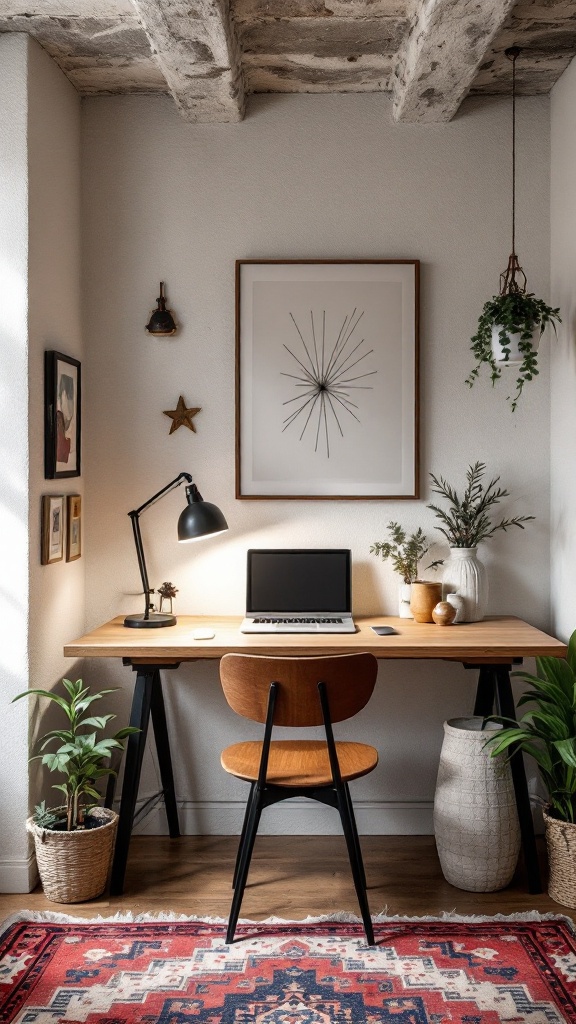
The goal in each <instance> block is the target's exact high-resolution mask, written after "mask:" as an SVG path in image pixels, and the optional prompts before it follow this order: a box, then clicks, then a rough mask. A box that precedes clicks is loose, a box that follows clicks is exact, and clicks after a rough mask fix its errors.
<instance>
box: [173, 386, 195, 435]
mask: <svg viewBox="0 0 576 1024" xmlns="http://www.w3.org/2000/svg"><path fill="white" fill-rule="evenodd" d="M201 411H202V410H201V409H200V408H199V407H198V408H192V409H189V408H188V406H187V405H186V402H185V400H184V397H183V395H180V398H179V399H178V405H177V406H176V408H175V409H165V410H164V415H165V416H170V418H171V420H172V423H171V424H170V433H171V434H173V433H174V431H175V430H178V427H188V430H192V431H193V432H194V433H196V427H195V426H194V424H193V422H192V419H193V417H194V416H195V415H196V413H198V412H201Z"/></svg>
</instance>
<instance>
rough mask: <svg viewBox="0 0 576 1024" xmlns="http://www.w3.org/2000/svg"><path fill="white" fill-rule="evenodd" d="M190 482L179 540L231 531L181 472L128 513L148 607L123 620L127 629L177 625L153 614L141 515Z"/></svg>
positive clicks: (180, 525)
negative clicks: (171, 492)
mask: <svg viewBox="0 0 576 1024" xmlns="http://www.w3.org/2000/svg"><path fill="white" fill-rule="evenodd" d="M184 481H186V482H187V485H188V486H187V487H186V497H187V498H188V504H187V505H186V508H185V509H184V510H183V512H181V513H180V518H179V519H178V540H180V541H188V540H200V538H201V537H211V536H214V535H215V534H217V533H223V532H224V530H227V529H228V523H227V522H226V520H225V518H224V516H223V514H222V512H221V511H220V509H219V508H218V507H217V506H216V505H212V504H211V503H210V502H209V501H204V499H203V498H202V495H201V494H200V491H199V490H198V488H197V487H196V484H195V483H193V482H192V477H191V476H190V473H180V474H179V475H178V476H177V477H176V479H175V480H172V482H171V483H169V484H166V487H163V488H162V490H161V491H158V493H157V494H154V495H153V497H151V498H149V499H148V501H145V502H144V504H143V505H140V508H137V509H134V511H133V512H129V513H128V515H129V516H130V519H131V520H132V529H133V531H134V543H135V544H136V554H137V555H138V567H139V569H140V576H141V578H142V586H143V588H144V601H145V608H144V614H143V615H127V616H126V618H125V619H124V625H125V626H132V627H133V628H136V629H158V628H159V627H161V626H175V625H176V616H175V615H166V614H164V613H161V612H151V611H150V594H152V593H154V591H153V589H152V590H151V589H150V584H149V582H148V573H147V571H146V560H145V558H144V547H143V545H142V534H141V533H140V514H141V513H142V512H144V510H145V509H147V508H150V505H153V504H154V503H155V502H156V501H159V499H160V498H163V497H164V495H165V494H168V492H169V491H172V490H174V488H175V487H179V486H180V484H182V483H184Z"/></svg>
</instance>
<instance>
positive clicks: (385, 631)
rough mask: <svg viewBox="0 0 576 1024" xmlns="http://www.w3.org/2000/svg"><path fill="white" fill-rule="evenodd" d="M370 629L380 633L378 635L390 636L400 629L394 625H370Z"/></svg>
mask: <svg viewBox="0 0 576 1024" xmlns="http://www.w3.org/2000/svg"><path fill="white" fill-rule="evenodd" d="M370 629H372V630H374V632H375V633H378V636H390V634H391V633H397V632H398V630H397V629H394V628H393V627H392V626H370Z"/></svg>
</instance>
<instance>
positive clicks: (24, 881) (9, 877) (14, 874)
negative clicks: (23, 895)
mask: <svg viewBox="0 0 576 1024" xmlns="http://www.w3.org/2000/svg"><path fill="white" fill-rule="evenodd" d="M37 884H38V869H37V867H36V857H35V856H34V854H33V853H31V854H29V856H28V857H27V858H25V859H22V860H0V892H2V893H18V892H32V890H33V889H34V888H36V885H37Z"/></svg>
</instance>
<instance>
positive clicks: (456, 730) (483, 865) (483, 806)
mask: <svg viewBox="0 0 576 1024" xmlns="http://www.w3.org/2000/svg"><path fill="white" fill-rule="evenodd" d="M482 722H483V719H482V718H477V717H476V718H452V719H450V721H448V722H445V723H444V743H443V745H442V753H441V755H440V765H439V768H438V781H437V784H436V795H435V798H434V833H435V836H436V846H437V848H438V856H439V858H440V865H441V867H442V872H443V874H444V878H445V879H446V881H447V882H450V884H451V885H454V886H456V887H457V888H458V889H466V890H468V892H494V891H495V890H497V889H503V888H504V887H505V886H507V885H508V884H509V883H510V882H511V880H512V876H513V874H514V870H515V868H516V861H517V860H518V853H519V851H520V826H519V823H518V812H517V810H516V800H515V797H514V786H513V784H512V773H511V771H510V765H509V764H507V763H506V761H505V758H503V757H496V758H494V757H491V756H490V751H489V749H488V750H487V749H486V747H485V744H486V741H487V740H488V739H489V738H490V736H494V734H495V732H496V731H498V730H499V728H500V727H499V726H497V725H495V724H493V723H489V724H488V725H487V727H486V728H485V729H482Z"/></svg>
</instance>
